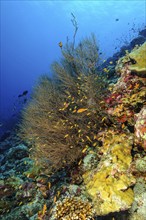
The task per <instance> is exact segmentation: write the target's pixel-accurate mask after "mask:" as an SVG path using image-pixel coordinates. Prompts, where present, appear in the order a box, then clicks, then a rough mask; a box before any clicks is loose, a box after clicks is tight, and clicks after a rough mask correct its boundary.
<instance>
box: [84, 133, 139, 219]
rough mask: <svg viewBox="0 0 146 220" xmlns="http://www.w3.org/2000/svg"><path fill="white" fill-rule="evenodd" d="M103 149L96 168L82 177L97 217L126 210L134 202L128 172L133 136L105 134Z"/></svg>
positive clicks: (131, 178)
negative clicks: (101, 157)
mask: <svg viewBox="0 0 146 220" xmlns="http://www.w3.org/2000/svg"><path fill="white" fill-rule="evenodd" d="M107 136H108V137H106V138H105V140H104V146H103V154H104V156H103V159H102V160H101V162H100V163H99V165H98V167H97V169H95V170H91V171H88V172H86V173H85V174H84V175H83V178H84V183H85V186H86V190H87V194H88V196H89V197H90V198H91V199H92V202H93V205H94V209H95V211H96V214H97V215H107V214H109V213H110V212H116V211H120V210H126V209H128V208H130V206H131V204H132V202H133V197H134V195H133V191H132V189H131V188H129V187H130V186H131V185H132V184H133V183H134V182H135V179H134V177H133V176H132V175H131V174H129V173H128V171H127V170H128V169H129V167H130V164H131V161H132V157H131V148H132V137H129V136H128V135H125V134H121V135H113V136H112V135H111V134H110V135H109V134H108V135H107Z"/></svg>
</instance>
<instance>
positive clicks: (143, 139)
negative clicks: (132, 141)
mask: <svg viewBox="0 0 146 220" xmlns="http://www.w3.org/2000/svg"><path fill="white" fill-rule="evenodd" d="M135 136H136V142H137V143H138V144H141V145H142V147H143V148H144V149H145V150H146V106H144V107H143V108H142V109H141V111H140V112H139V113H138V114H136V123H135Z"/></svg>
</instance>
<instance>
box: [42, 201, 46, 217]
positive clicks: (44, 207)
mask: <svg viewBox="0 0 146 220" xmlns="http://www.w3.org/2000/svg"><path fill="white" fill-rule="evenodd" d="M46 210H47V205H46V204H44V206H43V210H42V215H43V216H44V215H45V213H46Z"/></svg>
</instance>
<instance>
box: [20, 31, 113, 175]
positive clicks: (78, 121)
mask: <svg viewBox="0 0 146 220" xmlns="http://www.w3.org/2000/svg"><path fill="white" fill-rule="evenodd" d="M62 54H63V59H62V60H61V62H60V63H57V62H55V63H54V64H53V65H52V68H53V72H54V80H51V79H49V78H48V77H47V76H43V77H41V78H40V81H39V83H38V84H37V85H36V87H35V90H34V93H33V95H32V99H31V101H30V103H29V104H28V106H27V107H26V109H25V110H24V111H23V115H22V123H21V125H20V136H21V137H22V138H23V139H24V140H25V141H27V142H28V143H29V144H31V146H32V150H31V155H32V158H33V159H35V160H36V162H37V164H39V165H42V167H45V169H46V168H47V170H48V171H49V170H53V169H60V168H62V167H64V166H67V165H69V164H72V163H73V162H75V161H77V160H78V158H79V157H81V155H82V154H81V151H82V150H83V148H84V147H85V146H86V145H90V144H91V143H92V144H93V142H94V137H95V135H96V133H97V130H98V129H99V128H100V125H101V121H100V118H101V117H102V118H103V117H104V119H105V126H106V123H109V120H108V118H107V117H106V116H107V113H106V111H105V109H104V106H102V104H101V102H102V100H103V96H105V95H106V93H107V81H106V78H105V77H104V76H100V75H99V74H97V72H96V64H97V62H98V47H97V45H96V41H95V37H94V35H92V36H91V38H86V39H84V40H83V41H82V42H81V43H80V44H79V45H78V46H77V47H76V48H75V49H73V47H72V44H69V43H67V45H66V47H65V48H64V50H62ZM94 144H96V143H94Z"/></svg>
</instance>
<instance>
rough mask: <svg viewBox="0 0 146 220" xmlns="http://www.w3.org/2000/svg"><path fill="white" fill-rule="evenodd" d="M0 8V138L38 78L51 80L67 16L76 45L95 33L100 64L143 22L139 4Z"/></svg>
mask: <svg viewBox="0 0 146 220" xmlns="http://www.w3.org/2000/svg"><path fill="white" fill-rule="evenodd" d="M0 6H1V9H0V10H1V13H0V14H1V20H0V23H1V39H0V41H1V69H0V135H1V134H2V132H3V131H5V130H6V129H11V127H13V125H14V124H15V123H16V122H17V120H18V118H19V117H18V115H19V112H20V110H21V109H22V108H23V107H24V106H25V103H27V100H28V99H29V96H30V94H31V91H32V89H33V86H34V84H35V82H36V81H37V79H38V77H39V76H40V75H41V74H44V73H47V74H49V75H50V76H51V69H50V65H51V63H52V62H53V61H55V60H59V59H60V57H61V50H60V47H59V46H58V43H59V42H60V41H61V42H62V43H63V45H64V44H65V43H66V39H67V37H68V38H69V40H70V41H72V39H73V34H74V27H73V25H72V22H71V19H72V16H71V13H73V14H74V16H75V17H76V20H77V22H78V27H79V29H78V32H77V35H76V43H78V42H79V41H80V40H81V39H82V38H84V37H86V36H89V35H90V33H91V32H93V33H95V35H96V38H97V42H98V45H99V49H100V52H102V56H101V57H102V59H103V60H104V59H106V58H108V57H109V56H112V55H113V54H114V53H115V52H116V51H118V50H120V47H121V46H122V45H125V44H128V42H130V41H131V40H132V39H133V38H134V37H136V36H137V35H138V31H139V30H141V29H142V28H143V27H144V26H145V20H146V1H145V0H126V1H120V0H119V1H118V0H117V1H116V0H115V1H113V0H95V1H88V0H87V1H84V0H83V1H76V0H74V1H67V0H64V1H60V0H58V1H55V0H54V1H53V0H52V1H51V0H50V1H41V0H40V1H33V0H30V1H25V0H18V1H13V0H1V1H0ZM25 91H28V93H27V94H26V95H24V96H21V95H22V94H23V92H25ZM19 95H20V96H21V97H18V96H19Z"/></svg>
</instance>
